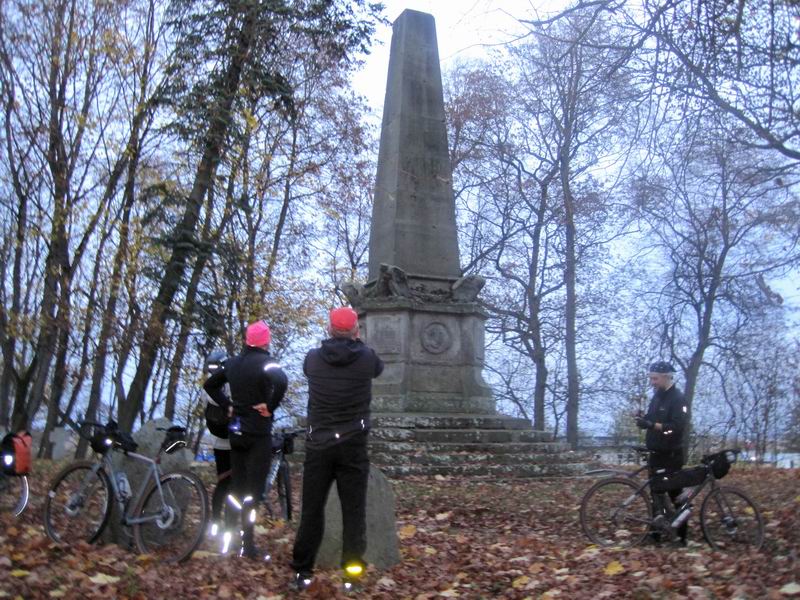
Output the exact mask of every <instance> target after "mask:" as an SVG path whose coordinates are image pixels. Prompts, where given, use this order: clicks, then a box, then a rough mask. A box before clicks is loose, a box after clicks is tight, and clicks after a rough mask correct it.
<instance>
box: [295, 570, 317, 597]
mask: <svg viewBox="0 0 800 600" xmlns="http://www.w3.org/2000/svg"><path fill="white" fill-rule="evenodd" d="M313 582H314V575H313V574H311V573H308V572H307V571H299V572H297V573H295V574H294V579H293V580H292V587H293V588H294V589H296V590H297V591H298V592H302V591H303V590H307V589H308V588H309V587H311V584H312V583H313Z"/></svg>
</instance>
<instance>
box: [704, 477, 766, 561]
mask: <svg viewBox="0 0 800 600" xmlns="http://www.w3.org/2000/svg"><path fill="white" fill-rule="evenodd" d="M700 526H701V527H702V529H703V537H705V539H706V541H707V542H708V544H709V545H710V546H711V547H712V548H715V549H717V550H725V551H731V550H733V551H738V550H741V549H750V550H758V549H760V548H761V545H762V544H763V543H764V520H763V518H762V517H761V513H760V511H759V510H758V507H757V506H756V505H755V503H754V502H753V501H752V500H751V499H750V497H749V496H748V495H747V494H745V493H744V492H743V491H741V490H739V489H737V488H733V487H722V486H720V487H718V488H716V489H715V490H713V491H712V492H711V493H709V494H708V495H707V496H706V497H705V499H704V500H703V504H702V506H701V507H700Z"/></svg>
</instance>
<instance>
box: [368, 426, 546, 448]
mask: <svg viewBox="0 0 800 600" xmlns="http://www.w3.org/2000/svg"><path fill="white" fill-rule="evenodd" d="M370 435H371V436H372V438H373V439H376V440H384V441H395V442H434V443H462V444H463V443H521V442H550V441H552V439H553V436H552V434H551V433H550V432H549V431H534V430H532V429H529V430H527V431H524V430H509V429H466V428H462V429H432V428H431V429H425V428H420V429H406V428H402V427H382V426H378V427H374V426H373V429H372V431H371V432H370Z"/></svg>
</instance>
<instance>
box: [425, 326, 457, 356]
mask: <svg viewBox="0 0 800 600" xmlns="http://www.w3.org/2000/svg"><path fill="white" fill-rule="evenodd" d="M420 341H421V342H422V347H423V348H425V350H427V351H428V352H430V353H431V354H441V353H442V352H445V351H447V350H449V349H450V346H452V345H453V336H452V335H451V334H450V330H449V329H447V326H446V325H445V324H444V323H440V322H438V321H434V322H433V323H428V324H427V325H426V326H425V327H424V328H423V330H422V333H421V335H420Z"/></svg>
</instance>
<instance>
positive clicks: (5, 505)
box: [0, 472, 30, 517]
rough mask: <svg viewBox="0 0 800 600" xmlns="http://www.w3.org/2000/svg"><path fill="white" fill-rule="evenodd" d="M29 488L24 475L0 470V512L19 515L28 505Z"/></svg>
mask: <svg viewBox="0 0 800 600" xmlns="http://www.w3.org/2000/svg"><path fill="white" fill-rule="evenodd" d="M29 495H30V489H29V488H28V478H27V477H26V476H25V475H6V474H4V473H2V472H0V513H11V514H12V515H14V516H15V517H17V516H19V515H20V514H21V513H22V511H23V510H25V507H26V506H27V505H28V497H29Z"/></svg>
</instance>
